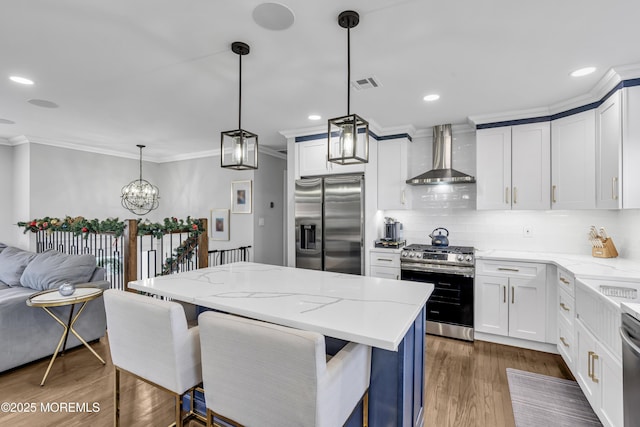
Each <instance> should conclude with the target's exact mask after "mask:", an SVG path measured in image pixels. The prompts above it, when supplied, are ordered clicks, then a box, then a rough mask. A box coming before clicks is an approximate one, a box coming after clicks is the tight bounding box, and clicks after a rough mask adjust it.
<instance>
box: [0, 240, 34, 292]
mask: <svg viewBox="0 0 640 427" xmlns="http://www.w3.org/2000/svg"><path fill="white" fill-rule="evenodd" d="M35 256H36V254H35V253H33V252H28V251H23V250H22V249H18V248H14V247H12V246H7V247H6V248H5V249H4V250H3V251H2V252H0V282H4V283H6V284H7V285H9V286H20V276H22V272H23V271H24V270H25V268H26V267H27V264H29V262H30V261H31V260H32V259H33V258H34V257H35Z"/></svg>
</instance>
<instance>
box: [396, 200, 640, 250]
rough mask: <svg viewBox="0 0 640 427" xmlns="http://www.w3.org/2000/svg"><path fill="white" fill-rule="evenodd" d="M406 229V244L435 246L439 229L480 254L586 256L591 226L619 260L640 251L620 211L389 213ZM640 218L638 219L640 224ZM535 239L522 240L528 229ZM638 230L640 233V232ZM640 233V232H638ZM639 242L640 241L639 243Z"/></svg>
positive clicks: (435, 210)
mask: <svg viewBox="0 0 640 427" xmlns="http://www.w3.org/2000/svg"><path fill="white" fill-rule="evenodd" d="M384 214H385V215H386V216H392V217H394V218H397V219H398V220H399V221H401V222H402V223H403V225H404V236H405V238H406V240H407V242H408V243H427V244H429V243H430V242H431V239H430V238H429V234H431V231H432V230H433V229H435V228H437V227H444V228H446V229H448V230H449V233H450V236H449V242H450V244H451V245H456V246H473V247H475V248H477V249H481V250H490V249H501V250H519V251H534V252H545V251H548V252H561V253H575V254H584V255H588V254H590V253H591V246H590V244H589V242H588V241H587V233H588V231H589V226H591V225H595V226H597V227H600V226H604V227H605V228H606V229H607V230H608V232H609V234H610V235H611V236H612V237H613V239H614V242H615V243H616V246H617V248H618V251H619V252H620V254H621V256H623V254H624V256H631V255H632V253H635V254H636V256H637V254H638V253H640V247H639V246H640V245H638V243H637V241H636V242H635V245H634V244H633V242H629V238H628V237H627V236H626V235H623V233H626V231H625V228H626V227H624V226H623V223H624V222H627V221H621V220H620V216H621V212H618V211H604V210H603V211H600V210H589V211H476V210H474V209H453V208H444V209H443V208H429V209H426V210H418V209H414V210H411V211H385V213H384ZM638 218H639V217H638V215H636V216H635V220H636V222H638ZM525 226H526V227H530V228H531V231H532V232H531V236H530V237H525V236H524V228H525ZM638 228H640V227H638ZM638 231H640V230H638ZM636 240H637V239H636Z"/></svg>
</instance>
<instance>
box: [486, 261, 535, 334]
mask: <svg viewBox="0 0 640 427" xmlns="http://www.w3.org/2000/svg"><path fill="white" fill-rule="evenodd" d="M546 292H547V283H546V265H545V264H538V263H520V262H511V261H504V262H501V261H485V260H482V261H478V262H477V264H476V279H475V306H474V308H475V325H474V328H475V330H476V331H478V332H485V333H490V334H496V335H503V336H509V337H512V338H521V339H525V340H530V341H539V342H546V325H547V321H546V315H547V299H546Z"/></svg>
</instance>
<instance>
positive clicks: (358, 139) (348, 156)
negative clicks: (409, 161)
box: [327, 10, 369, 165]
mask: <svg viewBox="0 0 640 427" xmlns="http://www.w3.org/2000/svg"><path fill="white" fill-rule="evenodd" d="M359 22H360V15H358V13H357V12H354V11H353V10H346V11H344V12H342V13H341V14H340V15H339V16H338V24H339V25H340V26H341V27H342V28H346V29H347V115H346V116H342V117H336V118H335V119H330V120H329V121H328V124H329V126H328V127H329V129H328V132H327V138H328V140H329V144H328V157H327V158H328V160H329V161H330V162H333V163H338V164H341V165H349V164H356V163H368V162H369V122H367V121H366V120H364V119H363V118H362V117H360V116H358V115H357V114H351V110H350V107H351V28H353V27H355V26H356V25H358V23H359Z"/></svg>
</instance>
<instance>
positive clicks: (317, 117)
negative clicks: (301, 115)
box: [309, 114, 322, 120]
mask: <svg viewBox="0 0 640 427" xmlns="http://www.w3.org/2000/svg"><path fill="white" fill-rule="evenodd" d="M321 118H322V116H320V115H318V114H310V115H309V120H320V119H321Z"/></svg>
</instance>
